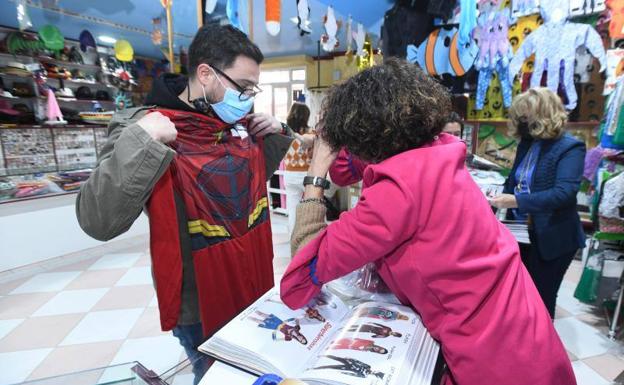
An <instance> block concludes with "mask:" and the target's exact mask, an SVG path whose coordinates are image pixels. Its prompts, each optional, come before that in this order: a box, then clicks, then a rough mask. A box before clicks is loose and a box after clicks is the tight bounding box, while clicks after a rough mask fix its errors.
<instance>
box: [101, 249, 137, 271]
mask: <svg viewBox="0 0 624 385" xmlns="http://www.w3.org/2000/svg"><path fill="white" fill-rule="evenodd" d="M140 257H141V253H131V254H108V255H105V256H103V257H102V258H100V259H98V260H97V261H96V262H95V263H94V264H93V265H91V267H89V270H106V269H127V268H130V267H132V266H134V264H135V263H136V261H137V260H138V259H139V258H140Z"/></svg>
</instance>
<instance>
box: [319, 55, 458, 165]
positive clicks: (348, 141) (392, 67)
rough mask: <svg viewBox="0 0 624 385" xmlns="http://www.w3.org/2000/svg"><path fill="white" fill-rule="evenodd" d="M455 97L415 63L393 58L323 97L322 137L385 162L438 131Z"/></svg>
mask: <svg viewBox="0 0 624 385" xmlns="http://www.w3.org/2000/svg"><path fill="white" fill-rule="evenodd" d="M450 110H451V97H450V95H449V93H448V92H447V91H446V90H445V89H444V87H443V86H442V85H441V84H439V83H438V82H437V81H436V80H435V79H433V78H432V77H430V76H428V75H427V74H425V73H424V72H423V71H422V70H421V69H420V68H418V67H417V66H416V65H414V64H410V63H408V62H406V61H404V60H400V59H388V60H387V61H386V62H385V63H384V64H383V65H378V66H375V67H372V68H369V69H367V70H364V71H362V72H360V73H359V74H357V75H355V76H353V77H352V78H350V79H349V80H347V81H346V82H344V83H342V84H339V85H335V86H333V87H332V88H331V89H330V91H329V93H328V95H327V97H326V98H325V100H324V101H323V107H322V111H323V112H322V117H321V125H320V127H322V130H321V132H320V135H321V137H322V138H323V139H324V140H325V141H326V142H327V143H328V144H329V146H330V147H331V148H332V149H333V150H339V149H340V148H342V147H346V149H347V150H348V151H349V152H350V153H352V154H353V155H356V156H357V157H359V158H361V159H363V160H366V161H369V162H380V161H382V160H384V159H387V158H389V157H391V156H394V155H396V154H399V153H401V152H404V151H407V150H412V149H414V148H418V147H421V146H423V145H425V144H427V143H429V142H431V141H433V139H434V137H435V136H436V135H438V134H439V133H440V132H441V131H442V128H443V127H444V124H445V123H446V121H447V118H448V115H449V111H450Z"/></svg>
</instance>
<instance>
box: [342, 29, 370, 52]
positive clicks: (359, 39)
mask: <svg viewBox="0 0 624 385" xmlns="http://www.w3.org/2000/svg"><path fill="white" fill-rule="evenodd" d="M347 39H348V37H347ZM353 39H354V40H355V44H356V46H355V48H356V49H357V55H358V56H364V55H365V51H364V40H365V39H366V31H365V30H364V25H362V23H358V25H357V31H355V32H353Z"/></svg>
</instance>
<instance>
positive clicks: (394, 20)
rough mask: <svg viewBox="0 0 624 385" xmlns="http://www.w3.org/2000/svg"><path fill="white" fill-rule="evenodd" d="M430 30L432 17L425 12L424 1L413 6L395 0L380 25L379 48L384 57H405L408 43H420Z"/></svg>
mask: <svg viewBox="0 0 624 385" xmlns="http://www.w3.org/2000/svg"><path fill="white" fill-rule="evenodd" d="M423 3H425V4H423ZM431 31H433V17H431V16H430V15H428V14H427V7H426V2H416V4H415V5H414V6H408V5H405V4H401V2H399V1H397V3H396V4H395V5H394V7H392V8H391V9H390V10H389V11H387V12H386V14H385V16H384V24H383V26H382V27H381V38H382V49H381V50H382V51H383V55H384V58H388V57H402V58H403V57H405V50H406V49H407V46H408V44H414V45H416V46H418V45H420V43H422V42H423V41H424V40H425V39H426V38H427V36H428V35H429V33H431Z"/></svg>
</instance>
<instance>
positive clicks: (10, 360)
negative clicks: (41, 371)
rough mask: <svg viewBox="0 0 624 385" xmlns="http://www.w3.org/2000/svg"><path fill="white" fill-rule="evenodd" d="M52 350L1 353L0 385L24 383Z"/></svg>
mask: <svg viewBox="0 0 624 385" xmlns="http://www.w3.org/2000/svg"><path fill="white" fill-rule="evenodd" d="M52 350H53V349H51V348H49V349H34V350H22V351H19V352H11V353H0V362H1V363H2V370H0V384H15V383H20V382H24V381H25V380H26V379H27V378H28V376H30V373H32V371H33V370H35V368H36V367H37V366H39V364H40V363H41V361H43V360H44V359H45V358H46V357H47V355H48V354H50V352H51V351H52Z"/></svg>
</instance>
